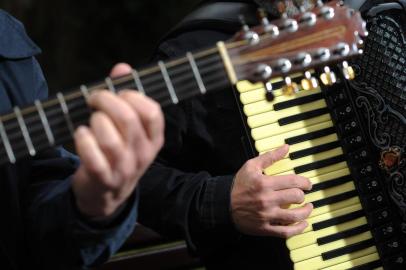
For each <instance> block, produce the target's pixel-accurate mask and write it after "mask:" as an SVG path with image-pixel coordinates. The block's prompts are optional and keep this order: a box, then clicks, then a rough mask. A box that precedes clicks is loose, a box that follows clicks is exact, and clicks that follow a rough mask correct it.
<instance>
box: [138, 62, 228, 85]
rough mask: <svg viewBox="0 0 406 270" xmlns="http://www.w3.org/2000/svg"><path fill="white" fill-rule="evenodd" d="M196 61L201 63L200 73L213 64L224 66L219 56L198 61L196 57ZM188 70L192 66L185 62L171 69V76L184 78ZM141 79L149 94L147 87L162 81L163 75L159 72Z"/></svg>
mask: <svg viewBox="0 0 406 270" xmlns="http://www.w3.org/2000/svg"><path fill="white" fill-rule="evenodd" d="M194 59H195V62H198V63H199V67H200V71H202V70H203V69H210V68H212V67H213V63H214V65H215V66H218V65H222V66H224V64H223V62H222V60H221V58H220V55H219V54H217V55H212V56H210V58H203V59H198V58H196V57H194ZM208 65H209V66H208ZM166 67H167V65H166ZM187 70H190V64H189V62H188V61H185V62H183V64H182V65H179V66H176V67H171V74H175V75H177V74H180V76H179V77H182V74H183V73H184V72H185V71H187ZM200 73H202V72H200ZM177 77H178V76H175V77H174V78H173V79H172V81H174V80H176V78H177ZM141 78H142V81H143V85H144V88H147V89H148V92H149V90H150V88H149V87H145V86H147V85H149V84H153V83H155V82H156V81H162V73H161V72H160V71H159V70H158V71H157V72H155V73H152V74H149V75H147V76H142V77H141Z"/></svg>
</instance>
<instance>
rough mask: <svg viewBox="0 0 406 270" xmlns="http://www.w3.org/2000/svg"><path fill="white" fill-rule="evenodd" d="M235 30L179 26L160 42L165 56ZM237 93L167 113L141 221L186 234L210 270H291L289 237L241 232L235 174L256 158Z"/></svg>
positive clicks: (201, 45)
mask: <svg viewBox="0 0 406 270" xmlns="http://www.w3.org/2000/svg"><path fill="white" fill-rule="evenodd" d="M234 30H235V32H236V31H238V29H234ZM232 34H234V32H232V31H230V32H227V31H223V32H222V31H215V30H213V29H210V30H203V29H198V30H188V31H186V32H184V33H179V31H177V33H176V35H171V36H170V39H168V40H166V41H165V42H163V43H162V44H161V45H160V47H159V51H158V58H168V57H169V58H173V57H178V56H183V55H184V54H185V52H187V51H194V50H197V49H202V48H206V47H208V46H214V45H215V43H216V41H218V40H227V39H229V38H230V37H231V35H232ZM233 91H235V90H233V89H231V88H228V89H224V91H220V92H216V93H213V94H210V95H206V96H201V97H198V98H193V99H190V100H188V101H186V102H184V103H183V104H181V106H177V107H172V108H169V109H168V110H167V111H166V112H165V114H166V144H165V148H164V150H163V151H162V153H161V154H160V159H159V161H158V162H157V163H156V164H154V165H153V166H152V167H151V168H150V170H149V171H148V173H147V174H146V176H145V177H144V178H143V180H142V181H141V199H140V222H141V223H142V224H144V225H147V226H150V227H152V228H154V229H155V230H157V231H158V232H160V233H162V234H164V235H167V236H169V237H184V238H186V240H187V242H188V244H189V247H190V249H191V251H192V252H194V253H195V254H198V255H199V256H201V257H202V258H203V260H204V262H205V265H206V266H207V267H208V268H222V269H233V268H234V269H235V268H247V269H262V268H264V269H265V268H266V269H289V268H290V264H291V263H290V261H289V259H288V254H287V250H286V248H285V245H284V243H285V240H282V239H275V238H271V237H251V236H247V235H242V234H240V233H238V232H237V231H236V229H235V228H234V226H233V222H232V220H231V215H230V192H231V187H232V182H233V177H234V175H235V173H236V172H237V171H238V170H239V168H240V167H241V165H243V164H244V162H245V161H246V160H247V159H249V158H251V157H252V154H251V153H250V148H249V147H248V139H247V136H246V133H245V131H244V128H243V124H242V120H241V117H240V112H239V108H238V105H237V102H236V99H235V97H234V92H233Z"/></svg>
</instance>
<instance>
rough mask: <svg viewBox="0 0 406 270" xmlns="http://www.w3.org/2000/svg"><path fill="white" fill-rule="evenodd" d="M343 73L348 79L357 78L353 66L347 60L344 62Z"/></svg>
mask: <svg viewBox="0 0 406 270" xmlns="http://www.w3.org/2000/svg"><path fill="white" fill-rule="evenodd" d="M343 74H344V78H346V79H347V80H353V79H354V78H355V71H354V69H353V68H352V66H350V65H348V62H347V61H344V62H343Z"/></svg>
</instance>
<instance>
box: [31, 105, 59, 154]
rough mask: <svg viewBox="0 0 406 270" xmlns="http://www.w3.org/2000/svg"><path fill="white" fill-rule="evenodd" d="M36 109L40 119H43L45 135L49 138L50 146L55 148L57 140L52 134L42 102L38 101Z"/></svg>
mask: <svg viewBox="0 0 406 270" xmlns="http://www.w3.org/2000/svg"><path fill="white" fill-rule="evenodd" d="M35 107H37V111H38V114H39V117H40V119H41V123H42V126H43V127H44V130H45V135H46V136H47V138H48V142H49V145H50V146H53V145H54V144H55V138H54V135H53V134H52V131H51V127H50V125H49V122H48V119H47V117H46V115H45V111H44V108H43V107H42V103H41V101H39V100H36V101H35Z"/></svg>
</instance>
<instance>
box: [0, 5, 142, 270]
mask: <svg viewBox="0 0 406 270" xmlns="http://www.w3.org/2000/svg"><path fill="white" fill-rule="evenodd" d="M39 52H40V50H39V49H38V47H37V46H36V45H35V44H34V43H33V42H32V41H31V40H30V39H29V38H28V37H27V35H26V34H25V31H24V28H23V26H22V25H21V24H20V23H19V22H17V21H16V20H15V19H14V18H12V17H11V16H10V15H8V14H7V13H5V12H4V11H1V10H0V108H1V113H5V112H7V111H10V109H12V107H14V106H23V105H27V104H30V103H33V102H34V100H36V99H44V98H46V96H47V85H46V82H45V79H44V77H43V75H42V72H41V69H40V67H39V65H38V63H37V61H36V60H35V58H34V55H36V54H38V53H39ZM9 136H10V134H9ZM10 138H11V139H12V137H11V136H10ZM1 151H2V154H3V155H5V152H4V147H3V146H2V148H1ZM77 167H78V159H77V157H75V156H74V155H72V154H70V153H68V152H66V151H64V150H63V149H62V148H58V149H52V150H49V151H46V152H44V153H39V154H38V155H37V156H36V157H35V158H33V159H26V160H23V161H20V162H17V163H16V164H15V165H11V164H10V165H5V166H2V167H0V212H1V213H2V220H1V222H0V262H1V269H76V268H79V267H80V266H82V265H83V266H89V265H93V264H95V263H99V262H102V261H104V260H106V259H107V258H108V257H109V256H110V255H111V254H113V253H114V252H115V251H116V250H117V249H118V248H119V247H120V246H121V244H122V243H123V242H124V240H125V239H126V237H127V236H128V235H129V234H130V233H131V231H132V230H133V227H134V225H135V218H136V201H137V200H136V199H135V196H133V197H134V198H133V200H132V201H131V202H130V203H129V204H128V205H127V209H125V210H123V211H124V212H123V213H122V214H121V216H120V217H118V218H117V220H115V221H114V222H113V223H114V224H110V225H109V226H108V227H97V225H96V224H93V223H90V222H88V221H87V220H85V219H84V218H83V217H81V216H80V214H79V213H78V211H77V209H76V208H75V204H74V198H73V192H72V191H71V175H72V174H73V172H74V171H75V170H76V168H77ZM98 225H99V224H98Z"/></svg>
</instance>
